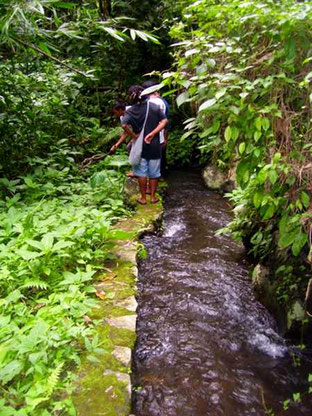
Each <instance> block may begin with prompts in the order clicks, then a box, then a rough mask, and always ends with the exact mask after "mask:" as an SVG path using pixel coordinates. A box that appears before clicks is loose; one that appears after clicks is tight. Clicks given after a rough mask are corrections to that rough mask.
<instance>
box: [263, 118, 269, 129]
mask: <svg viewBox="0 0 312 416" xmlns="http://www.w3.org/2000/svg"><path fill="white" fill-rule="evenodd" d="M262 127H263V130H265V131H267V130H269V128H270V120H269V119H268V118H266V117H262Z"/></svg>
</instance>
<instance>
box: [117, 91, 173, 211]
mask: <svg viewBox="0 0 312 416" xmlns="http://www.w3.org/2000/svg"><path fill="white" fill-rule="evenodd" d="M142 91H143V88H142V87H141V86H139V85H133V86H132V87H130V88H129V91H128V93H129V97H130V100H131V102H132V103H133V105H132V106H131V107H130V108H129V109H128V110H127V111H126V114H125V115H124V117H123V120H122V128H123V129H124V131H125V132H126V133H127V134H128V135H129V136H130V137H131V138H133V139H136V138H137V137H138V135H139V133H140V132H141V130H142V128H143V125H144V120H145V116H146V112H147V101H146V100H144V98H143V97H141V93H142ZM167 122H168V120H167V118H166V116H165V115H164V114H163V112H162V111H161V110H160V108H159V107H157V105H155V104H153V103H149V110H148V116H147V119H146V124H145V129H144V142H143V148H142V155H141V161H140V164H139V165H136V166H133V173H134V175H135V176H137V177H138V181H139V187H140V193H141V198H140V199H138V201H137V202H138V203H139V204H143V205H145V204H146V203H147V201H146V188H147V180H148V178H149V182H150V192H151V200H150V201H151V203H153V204H155V203H156V202H158V199H157V198H156V196H155V193H156V189H157V185H158V179H159V177H160V158H161V145H160V141H159V132H160V131H161V130H163V129H164V127H165V126H166V124H167Z"/></svg>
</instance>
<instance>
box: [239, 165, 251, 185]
mask: <svg viewBox="0 0 312 416" xmlns="http://www.w3.org/2000/svg"><path fill="white" fill-rule="evenodd" d="M249 176H250V163H249V161H247V160H243V161H242V162H240V163H239V165H238V166H237V168H236V178H237V182H238V183H239V184H240V185H241V186H242V185H244V184H245V183H246V182H248V180H249Z"/></svg>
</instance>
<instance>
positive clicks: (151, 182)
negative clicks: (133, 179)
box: [149, 178, 158, 203]
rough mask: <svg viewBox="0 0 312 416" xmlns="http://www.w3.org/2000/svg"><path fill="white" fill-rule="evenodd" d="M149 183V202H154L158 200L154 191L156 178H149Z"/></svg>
mask: <svg viewBox="0 0 312 416" xmlns="http://www.w3.org/2000/svg"><path fill="white" fill-rule="evenodd" d="M149 183H150V190H151V202H153V203H155V202H158V199H157V198H156V197H155V192H156V189H157V185H158V179H151V178H150V180H149Z"/></svg>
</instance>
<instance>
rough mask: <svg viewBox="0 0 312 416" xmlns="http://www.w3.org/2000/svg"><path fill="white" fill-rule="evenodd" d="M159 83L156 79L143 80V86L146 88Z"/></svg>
mask: <svg viewBox="0 0 312 416" xmlns="http://www.w3.org/2000/svg"><path fill="white" fill-rule="evenodd" d="M157 84H158V83H157V82H156V81H152V80H148V81H144V82H143V84H142V87H143V88H144V89H146V88H150V87H154V85H157Z"/></svg>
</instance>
